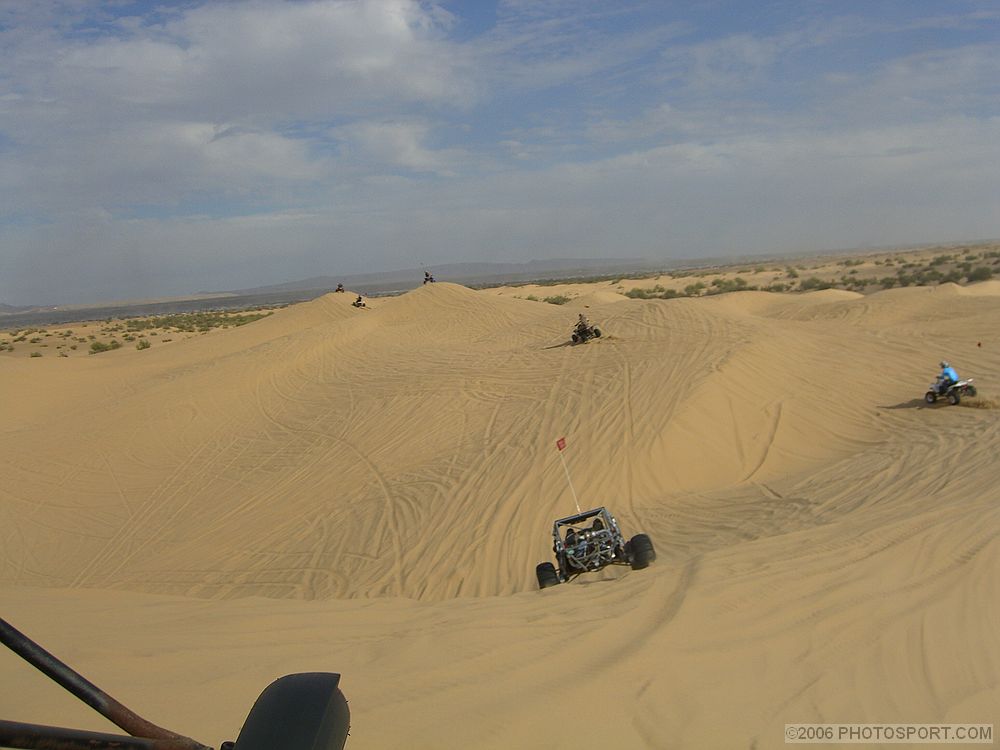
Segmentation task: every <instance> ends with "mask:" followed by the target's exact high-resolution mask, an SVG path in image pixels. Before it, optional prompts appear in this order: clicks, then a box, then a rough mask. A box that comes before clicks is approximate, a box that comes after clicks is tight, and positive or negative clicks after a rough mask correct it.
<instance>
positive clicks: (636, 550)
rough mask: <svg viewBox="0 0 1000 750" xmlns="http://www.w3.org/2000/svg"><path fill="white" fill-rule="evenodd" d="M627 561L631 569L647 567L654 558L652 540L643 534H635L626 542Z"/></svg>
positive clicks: (654, 551) (654, 552)
mask: <svg viewBox="0 0 1000 750" xmlns="http://www.w3.org/2000/svg"><path fill="white" fill-rule="evenodd" d="M627 549H628V562H629V565H631V566H632V570H642V569H643V568H648V567H649V564H650V563H651V562H653V561H655V560H656V550H655V549H653V542H652V541H651V540H650V538H649V537H648V536H647V535H645V534H636V535H635V536H634V537H632V538H631V539H630V540H629V542H628V548H627Z"/></svg>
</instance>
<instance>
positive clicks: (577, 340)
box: [572, 333, 580, 344]
mask: <svg viewBox="0 0 1000 750" xmlns="http://www.w3.org/2000/svg"><path fill="white" fill-rule="evenodd" d="M572 338H573V343H574V344H579V343H580V334H578V333H574V334H573V336H572Z"/></svg>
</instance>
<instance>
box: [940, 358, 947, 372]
mask: <svg viewBox="0 0 1000 750" xmlns="http://www.w3.org/2000/svg"><path fill="white" fill-rule="evenodd" d="M945 367H948V363H947V362H945V361H944V360H943V359H942V360H941V369H942V370H943V369H944V368H945Z"/></svg>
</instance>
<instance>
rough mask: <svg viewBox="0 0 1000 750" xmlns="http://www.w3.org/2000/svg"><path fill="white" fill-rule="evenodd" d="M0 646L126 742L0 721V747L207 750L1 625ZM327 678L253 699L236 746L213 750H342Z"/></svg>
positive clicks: (272, 688) (309, 678)
mask: <svg viewBox="0 0 1000 750" xmlns="http://www.w3.org/2000/svg"><path fill="white" fill-rule="evenodd" d="M0 642H2V643H3V645H5V646H7V647H8V648H9V649H10V650H11V651H13V652H14V653H15V654H17V655H18V656H20V657H21V658H22V659H24V660H25V661H27V662H28V663H29V664H31V665H32V666H33V667H35V668H36V669H38V670H39V671H40V672H42V673H43V674H44V675H45V676H46V677H48V678H50V679H51V680H53V681H54V682H56V683H57V684H59V685H60V686H61V687H63V688H65V689H66V690H68V691H69V692H70V693H72V694H73V695H75V696H76V697H77V698H79V699H80V700H81V701H83V702H84V703H86V704H87V705H88V706H90V707H91V708H93V709H94V710H95V711H97V712H98V713H99V714H101V716H103V717H105V718H106V719H108V720H109V721H111V722H112V723H114V724H115V725H117V726H118V727H120V728H122V729H124V730H125V731H126V732H128V733H129V735H130V736H125V735H117V734H107V733H104V732H89V731H85V730H82V729H67V728H64V727H52V726H45V725H42V724H26V723H22V722H17V721H6V720H3V719H0V747H3V748H19V749H23V750H213V749H212V748H211V747H209V746H207V745H203V744H201V743H200V742H198V741H196V740H193V739H191V738H190V737H185V736H184V735H181V734H177V733H176V732H171V731H170V730H169V729H164V728H162V727H159V726H157V725H156V724H153V723H152V722H150V721H147V720H146V719H144V718H142V717H141V716H139V715H138V714H136V713H135V712H133V711H132V710H130V709H129V708H127V707H126V706H124V705H123V704H122V703H120V702H119V701H117V700H115V699H114V698H112V697H111V696H110V695H108V694H107V693H105V692H104V691H103V690H101V689H100V688H99V687H97V686H96V685H94V684H93V683H92V682H90V681H89V680H87V679H86V678H85V677H83V676H82V675H80V674H79V673H78V672H76V671H74V670H73V669H71V668H70V667H69V666H67V665H66V664H65V663H64V662H62V661H60V660H59V659H57V658H56V657H55V656H53V655H52V654H50V653H49V652H48V651H46V650H45V649H43V648H42V647H41V646H39V645H38V644H37V643H35V642H34V641H33V640H31V639H30V638H28V636H26V635H25V634H24V633H22V632H20V631H19V630H17V629H16V628H15V627H14V626H13V625H11V624H10V623H8V622H7V621H6V620H3V619H0ZM339 683H340V675H339V674H335V673H332V672H312V673H303V674H290V675H285V676H284V677H281V678H279V679H278V680H276V681H274V682H272V683H271V684H270V685H269V686H268V687H267V688H265V689H264V692H262V693H261V694H260V696H259V697H258V698H257V701H256V703H254V705H253V707H252V708H251V709H250V713H249V715H248V716H247V719H246V722H245V723H244V724H243V729H242V730H241V731H240V735H239V737H238V738H237V740H236V742H235V743H234V742H223V743H222V745H221V746H220V750H270V749H271V748H283V749H284V750H343V747H344V744H345V742H346V741H347V733H348V728H349V724H350V711H349V710H348V708H347V700H346V698H344V694H343V693H342V692H341V691H340V688H339Z"/></svg>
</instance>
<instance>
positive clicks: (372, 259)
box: [0, 0, 1000, 304]
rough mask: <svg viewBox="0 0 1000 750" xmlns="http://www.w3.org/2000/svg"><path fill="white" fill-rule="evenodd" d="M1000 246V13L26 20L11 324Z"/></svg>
mask: <svg viewBox="0 0 1000 750" xmlns="http://www.w3.org/2000/svg"><path fill="white" fill-rule="evenodd" d="M998 236H1000V6H997V4H996V2H993V1H992V0H991V1H990V2H984V1H981V0H952V1H951V2H948V3H940V2H922V1H920V0H910V1H907V2H902V1H900V2H892V1H884V2H878V3H872V2H849V1H846V0H845V1H839V2H819V1H817V0H813V1H810V0H797V1H795V2H767V1H765V0H761V1H760V2H753V3H750V2H726V1H723V0H705V1H704V2H697V0H695V1H694V2H668V1H666V0H664V1H662V2H656V1H648V2H645V1H642V2H616V3H609V2H606V0H600V1H599V2H588V0H572V1H571V0H550V1H548V2H541V1H538V0H531V1H529V0H506V1H503V2H477V1H469V2H458V1H457V0H455V1H451V2H439V3H434V2H409V1H408V0H383V1H381V2H364V1H357V2H356V1H354V0H350V1H348V0H316V1H306V0H302V1H299V2H260V1H254V0H249V1H247V2H197V1H191V2H180V3H169V2H167V3H163V2H129V1H128V0H119V1H118V2H103V3H97V2H89V1H88V0H65V1H63V2H28V1H27V0H26V1H25V2H17V1H16V0H15V2H6V3H3V4H0V303H6V304H32V303H79V302H95V301H101V300H109V299H134V298H143V297H154V296H165V295H178V294H185V293H189V292H193V291H198V290H206V289H233V288H241V287H248V286H255V285H260V284H268V283H277V282H281V281H286V280H292V279H299V278H304V277H308V276H313V275H320V274H330V275H337V274H350V273H359V272H365V271H373V270H389V269H393V268H404V267H416V266H419V265H421V264H426V265H432V264H436V263H445V262H453V261H480V260H499V261H523V260H530V259H533V258H554V257H602V258H603V257H647V258H651V259H670V258H695V257H700V256H717V255H737V254H754V253H793V252H798V251H815V250H823V249H835V248H852V247H863V246H872V245H889V244H905V243H919V242H936V241H949V240H971V239H980V238H992V237H998Z"/></svg>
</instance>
